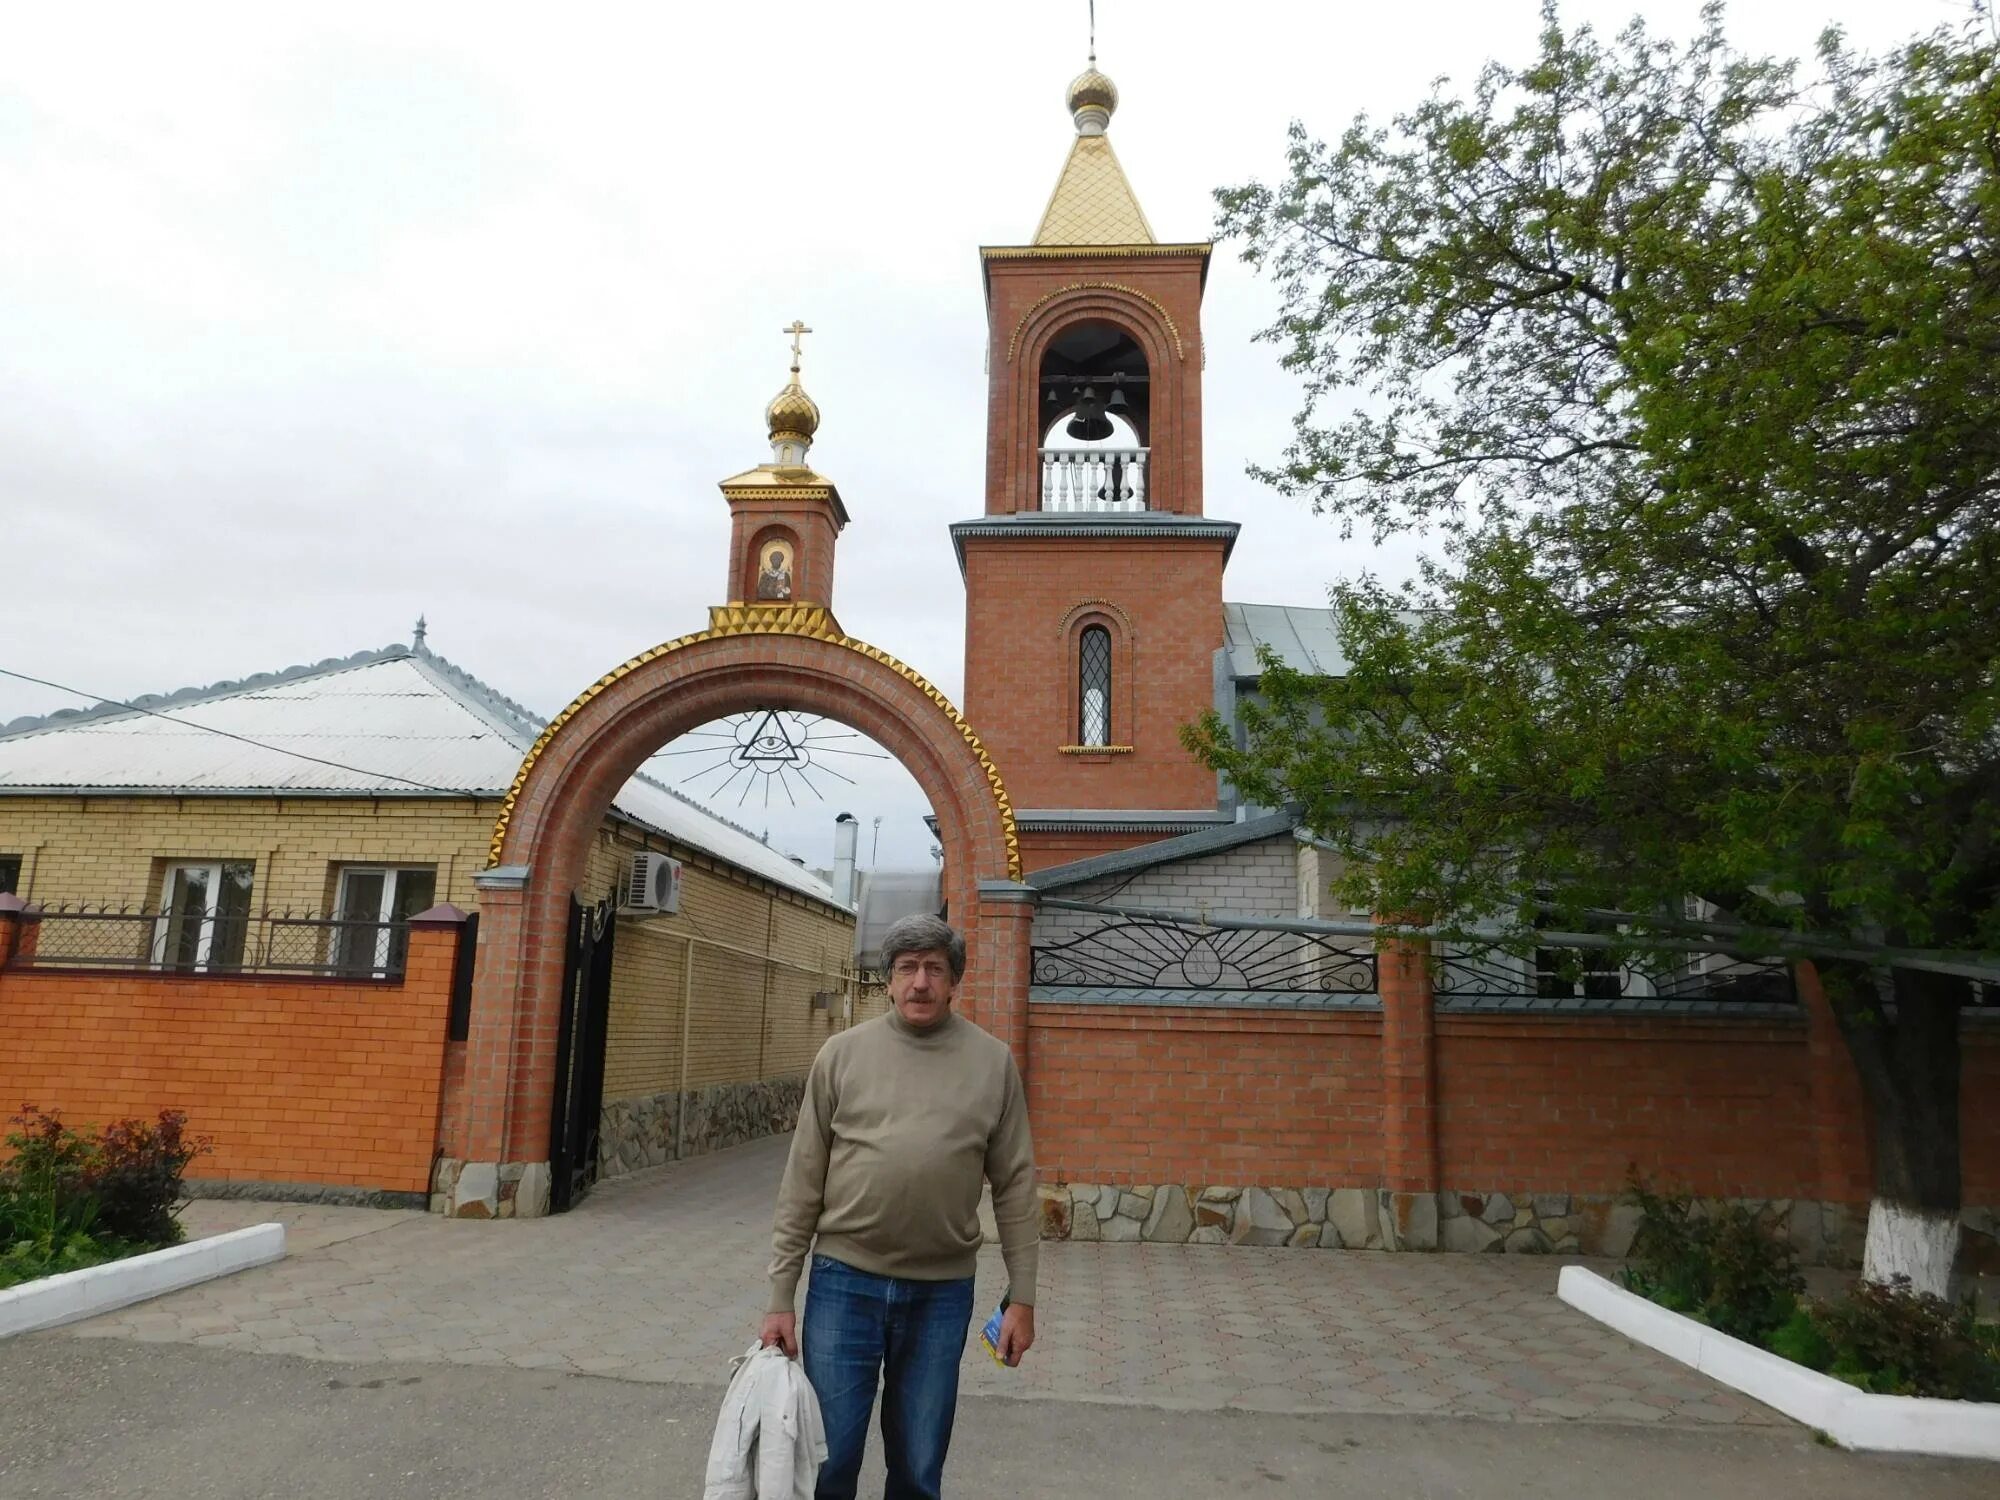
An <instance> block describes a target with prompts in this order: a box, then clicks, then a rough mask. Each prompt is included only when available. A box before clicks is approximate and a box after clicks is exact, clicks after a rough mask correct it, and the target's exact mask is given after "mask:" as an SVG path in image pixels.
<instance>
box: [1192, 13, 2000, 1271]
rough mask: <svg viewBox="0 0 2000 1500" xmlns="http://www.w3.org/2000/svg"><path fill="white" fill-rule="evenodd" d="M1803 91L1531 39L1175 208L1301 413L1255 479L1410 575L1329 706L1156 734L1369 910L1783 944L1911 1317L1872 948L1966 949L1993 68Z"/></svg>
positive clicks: (1715, 53) (1552, 30)
mask: <svg viewBox="0 0 2000 1500" xmlns="http://www.w3.org/2000/svg"><path fill="white" fill-rule="evenodd" d="M1818 60H1819V67H1818V69H1817V71H1816V74H1815V75H1814V76H1813V77H1811V78H1805V77H1803V76H1802V75H1801V74H1800V72H1799V70H1798V69H1797V68H1796V67H1795V66H1794V65H1791V64H1786V63H1781V62H1774V61H1770V60H1759V59H1751V58H1746V57H1744V56H1742V55H1740V54H1738V53H1736V52H1734V51H1732V49H1731V48H1730V47H1729V45H1728V43H1727V42H1726V40H1725V37H1724V34H1723V27H1722V19H1721V10H1720V7H1719V6H1713V7H1711V8H1710V9H1709V10H1708V11H1707V12H1705V18H1704V24H1703V27H1702V29H1701V31H1700V33H1699V35H1697V36H1696V37H1695V38H1694V39H1693V40H1692V41H1691V42H1688V43H1686V44H1685V45H1677V44H1674V43H1670V42H1667V41H1662V40H1660V39H1658V38H1655V37H1653V36H1650V35H1648V34H1647V33H1646V31H1645V30H1644V29H1643V27H1642V26H1641V25H1640V24H1639V23H1637V22H1635V23H1633V25H1632V26H1631V27H1630V28H1628V29H1627V30H1626V31H1624V32H1623V33H1622V34H1621V35H1619V36H1618V37H1616V38H1614V39H1607V38H1601V37H1599V36H1597V35H1594V34H1593V33H1592V32H1591V31H1590V30H1588V29H1587V28H1579V29H1575V30H1569V29H1565V28H1564V27H1563V26H1562V25H1561V24H1560V22H1559V20H1558V17H1557V15H1556V12H1555V8H1554V7H1553V6H1550V7H1549V8H1548V9H1547V10H1546V11H1545V12H1544V26H1543V29H1542V32H1541V38H1540V50H1539V55H1538V56H1536V57H1535V59H1534V60H1533V61H1532V62H1530V63H1529V64H1528V65H1527V66H1525V67H1521V68H1509V67H1504V66H1500V65H1497V64H1496V65H1492V66H1489V67H1488V68H1487V69H1486V70H1485V71H1484V72H1483V73H1482V74H1481V75H1480V77H1479V80H1478V84H1477V86H1476V88H1475V89H1474V90H1473V91H1472V94H1471V96H1470V98H1462V97H1459V96H1458V95H1456V94H1453V93H1451V92H1449V91H1448V89H1447V88H1446V86H1445V85H1442V84H1441V85H1440V86H1439V89H1438V91H1436V92H1434V93H1433V94H1432V96H1431V97H1430V98H1428V99H1427V100H1425V101H1424V102H1423V103H1422V104H1421V105H1419V106H1418V107H1417V108H1415V109H1414V110H1413V111H1411V112H1410V113H1408V114H1405V115H1400V116H1398V117H1396V118H1395V119H1394V120H1393V121H1392V122H1391V123H1390V124H1389V125H1388V126H1386V127H1382V126H1378V125H1375V124H1371V123H1370V122H1369V121H1368V120H1366V119H1365V118H1363V119H1359V120H1357V121H1356V122H1355V123H1354V124H1353V125H1352V126H1351V127H1350V128H1349V129H1348V130H1347V131H1346V133H1345V134H1344V135H1342V136H1341V137H1340V139H1339V140H1338V141H1337V142H1336V143H1334V144H1331V145H1328V144H1324V143H1322V142H1320V141H1318V140H1315V139H1313V138H1312V137H1311V136H1309V135H1308V134H1307V133H1306V131H1305V130H1304V128H1303V127H1301V126H1298V125H1294V126H1293V129H1292V134H1291V140H1290V149H1289V155H1288V173H1287V175H1286V178H1285V180H1283V181H1282V182H1279V183H1276V184H1275V185H1266V184H1263V183H1252V184H1250V185H1248V186H1243V187H1234V188H1227V189H1223V190H1221V191H1219V192H1218V193H1217V199H1218V202H1219V204H1220V228H1221V232H1222V233H1223V235H1225V236H1233V237H1236V238H1238V239H1240V240H1241V241H1242V242H1243V245H1244V251H1243V253H1244V256H1245V258H1246V259H1247V260H1249V261H1250V262H1251V263H1252V264H1254V265H1256V266H1258V267H1260V268H1262V269H1263V270H1264V271H1265V272H1266V273H1268V274H1269V275H1270V276H1272V277H1273V278H1274V279H1275V281H1276V282H1277V284H1278V286H1279V287H1280V288H1281V289H1282V293H1283V301H1282V312H1281V316H1280V317H1279V319H1278V321H1277V323H1276V324H1275V325H1274V326H1273V327H1271V328H1269V329H1267V330H1266V331H1265V333H1264V334H1263V337H1265V338H1267V339H1269V340H1272V341H1275V342H1277V343H1278V344H1280V345H1281V346H1282V348H1283V350H1284V356H1283V357H1284V362H1285V363H1286V365H1287V366H1288V367H1289V368H1291V369H1293V370H1296V371H1298V372H1300V373H1301V374H1302V375H1303V376H1304V377H1305V381H1306V390H1307V398H1306V403H1305V406H1304V409H1303V410H1302V411H1301V412H1300V414H1299V415H1298V417H1297V419H1296V424H1295V426H1296V436H1295V439H1294V441H1293V443H1292V445H1291V447H1290V449H1289V451H1288V452H1287V453H1286V455H1285V459H1284V462H1283V464H1282V465H1281V466H1279V467H1277V468H1275V469H1271V470H1259V471H1257V472H1259V473H1260V475H1261V476H1262V477H1264V478H1266V479H1267V480H1269V481H1270V482H1272V483H1273V484H1275V485H1276V486H1277V487H1278V488H1279V489H1280V490H1282V491H1283V492H1285V493H1287V494H1290V495H1294V496H1301V497H1305V498H1307V499H1309V500H1310V501H1311V502H1312V503H1313V504H1314V506H1315V507H1316V508H1318V509H1320V510H1322V511H1323V512H1325V513H1327V514H1329V515H1330V516H1332V517H1335V518H1337V519H1338V520H1339V521H1340V522H1341V523H1342V524H1343V527H1344V534H1349V535H1351V534H1352V531H1353V529H1354V527H1355V526H1356V525H1357V524H1359V525H1361V526H1363V527H1366V528H1369V529H1372V531H1373V532H1374V533H1375V534H1376V535H1377V536H1378V537H1379V536H1381V535H1384V534H1388V533H1391V532H1396V531H1402V530H1412V529H1414V530H1418V531H1421V532H1423V533H1425V534H1427V535H1430V536H1432V537H1435V538H1436V539H1438V541H1439V542H1440V543H1441V551H1440V552H1439V554H1438V555H1436V556H1435V557H1434V558H1433V560H1432V561H1431V562H1430V563H1428V564H1427V565H1426V566H1425V568H1424V570H1423V572H1422V574H1421V576H1420V577H1419V578H1418V579H1417V580H1416V581H1415V582H1413V583H1411V584H1409V585H1406V586H1401V587H1394V588H1391V587H1388V586H1385V585H1383V584H1382V583H1380V582H1379V581H1377V580H1374V579H1372V578H1369V577H1366V576H1361V577H1355V578H1350V579H1347V580H1345V581H1343V582H1341V583H1339V584H1338V585H1336V587H1335V589H1334V602H1335V605H1336V609H1337V612H1338V619H1339V623H1340V627H1341V629H1342V632H1343V634H1344V637H1345V640H1346V643H1347V647H1348V650H1349V652H1350V654H1351V656H1352V661H1353V665H1352V670H1351V671H1350V672H1348V674H1347V675H1346V676H1345V677H1343V678H1338V679H1324V678H1307V677H1302V676H1300V675H1298V674H1296V673H1292V672H1288V671H1285V670H1283V669H1282V668H1281V667H1279V666H1277V665H1276V664H1275V663H1273V664H1270V665H1269V670H1268V671H1267V673H1266V675H1265V677H1264V695H1263V696H1264V702H1263V703H1262V704H1261V705H1257V704H1252V705H1251V706H1250V707H1248V708H1246V710H1245V712H1244V715H1243V733H1242V736H1241V738H1240V739H1238V738H1232V736H1231V734H1230V732H1229V730H1228V728H1227V726H1225V725H1223V724H1222V723H1221V722H1220V721H1219V720H1216V719H1214V718H1211V719H1210V720H1208V721H1207V722H1206V723H1204V724H1202V725H1197V726H1190V728H1189V729H1188V730H1187V731H1186V737H1187V740H1188V743H1189V745H1190V746H1191V747H1192V748H1194V749H1195V750H1196V751H1197V752H1198V753H1200V754H1201V755H1203V757H1204V758H1205V759H1207V760H1208V761H1209V762H1210V763H1211V764H1212V765H1214V766H1216V767H1217V768H1218V769H1220V770H1223V771H1225V772H1226V773H1227V774H1228V775H1229V776H1230V777H1231V778H1232V779H1233V780H1234V781H1235V782H1236V783H1237V784H1238V785H1239V786H1240V787H1241V788H1243V789H1244V791H1245V792H1246V793H1247V794H1249V795H1251V796H1254V797H1256V798H1257V799H1259V800H1262V801H1267V802H1272V803H1276V802H1279V801H1285V800H1291V801H1296V802H1299V803H1301V804H1302V805H1303V806H1304V808H1305V811H1306V816H1307V819H1308V821H1309V822H1310V823H1312V824H1313V825H1314V826H1315V827H1316V828H1317V829H1319V830H1320V831H1321V832H1322V833H1324V834H1326V835H1327V836H1329V837H1331V838H1333V839H1334V840H1336V841H1337V842H1338V843H1339V844H1340V845H1341V846H1342V847H1343V849H1344V850H1345V852H1346V853H1347V855H1348V856H1349V869H1350V871H1351V872H1352V874H1351V875H1350V877H1349V881H1350V886H1351V890H1350V892H1349V894H1351V895H1354V896H1357V897H1368V898H1372V899H1373V900H1374V901H1375V903H1376V906H1377V909H1378V910H1387V911H1395V912H1420V913H1425V914H1428V915H1430V916H1432V917H1433V918H1435V919H1438V920H1443V921H1453V920H1464V919H1466V918H1468V917H1474V916H1485V917H1491V916H1492V915H1493V914H1495V913H1510V914H1512V918H1511V919H1512V920H1513V921H1514V923H1515V924H1516V929H1517V931H1519V932H1520V933H1522V934H1525V933H1526V931H1527V929H1528V928H1529V927H1530V926H1531V925H1533V924H1534V923H1535V921H1536V920H1537V916H1538V913H1539V914H1545V913H1546V912H1547V909H1548V906H1547V897H1546V895H1545V893H1547V892H1554V893H1555V895H1554V897H1553V900H1554V903H1555V910H1556V914H1557V921H1558V922H1559V923H1560V924H1561V925H1565V926H1574V925H1576V924H1578V923H1580V922H1581V921H1583V920H1584V916H1583V914H1584V913H1585V912H1587V911H1592V910H1602V909H1616V910H1621V911H1626V912H1638V913H1654V914H1659V915H1658V916H1657V917H1656V918H1655V919H1654V930H1661V929H1666V928H1671V926H1672V925H1673V917H1674V916H1675V915H1677V914H1684V913H1685V907H1684V904H1683V903H1684V902H1685V900H1686V898H1687V897H1688V896H1690V895H1698V896H1700V897H1702V898H1704V899H1705V900H1707V901H1708V902H1710V903H1712V904H1713V905H1714V906H1715V907H1718V908H1720V909H1721V910H1722V911H1723V912H1724V913H1726V914H1729V915H1730V916H1732V917H1733V918H1735V919H1737V920H1739V921H1742V922H1744V923H1747V924H1752V925H1755V926H1758V927H1762V928H1766V929H1783V930H1785V931H1787V932H1789V933H1792V934H1796V935H1798V939H1799V941H1800V943H1801V944H1803V945H1804V946H1805V947H1807V948H1811V949H1813V950H1815V951H1817V952H1818V953H1820V954H1821V955H1823V956H1822V957H1821V958H1820V960H1819V968H1820V972H1821V975H1822V978H1823V980H1824V983H1825V987H1826V989H1827V992H1828V997H1829V1000H1830V1001H1831V1004H1832V1007H1833V1010H1834V1013H1835V1015H1836V1016H1837V1018H1838V1023H1839V1026H1840V1028H1841V1031H1842V1033H1843V1035H1844V1036H1845V1038H1846V1040H1847V1044H1848V1047H1849V1050H1850V1051H1851V1053H1852V1055H1853V1057H1854V1061H1855V1063H1856V1066H1857V1068H1858V1071H1859V1073H1860V1077H1861V1079H1862V1082H1863V1084H1864V1086H1865V1089H1866V1093H1867V1096H1868V1099H1869V1101H1870V1104H1871V1106H1872V1113H1873V1115H1874V1118H1875V1128H1876V1138H1875V1144H1876V1152H1875V1154H1876V1173H1877V1186H1876V1202H1875V1208H1874V1212H1873V1214H1872V1215H1871V1223H1870V1231H1869V1263H1870V1264H1869V1269H1870V1273H1871V1274H1873V1275H1883V1276H1886V1275H1887V1274H1889V1273H1890V1272H1892V1271H1904V1272H1908V1273H1910V1274H1911V1275H1912V1276H1913V1277H1914V1278H1915V1279H1916V1281H1917V1283H1918V1284H1919V1286H1920V1287H1924V1288H1928V1289H1932V1290H1939V1289H1941V1283H1942V1279H1943V1277H1944V1275H1945V1274H1946V1272H1947V1271H1948V1268H1949V1265H1950V1260H1951V1256H1952V1254H1953V1253H1954V1251H1955V1249H1956V1244H1957V1233H1958V1227H1957V1217H1958V1215H1957V1211H1958V1209H1959V1206H1960V1205H1959V1046H1958V1044H1959V1021H1960V1009H1961V1007H1962V1006H1963V1005H1964V1004H1966V1003H1967V1002H1968V1000H1969V999H1970V998H1971V992H1970V985H1969V983H1968V981H1967V979H1966V978H1965V977H1963V976H1962V975H1953V974H1947V973H1939V972H1936V971H1935V970H1934V969H1931V968H1916V967H1911V966H1910V963H1911V962H1914V961H1918V960H1919V959H1920V958H1921V956H1922V955H1920V954H1913V953H1912V952H1911V951H1910V950H1945V949H1950V950H1982V949H1983V950H1986V951H1988V952H1993V951H1996V950H2000V683H1996V678H1995V662H1996V654H2000V652H1997V651H1996V648H2000V528H1996V519H2000V236H1996V230H2000V173H1997V172H1996V166H2000V66H1996V49H1995V47H1994V45H1993V39H1992V36H1991V26H1990V21H1989V18H1988V17H1987V16H1986V15H1985V14H1983V13H1975V14H1973V15H1972V16H1970V17H1969V18H1968V21H1967V23H1966V24H1965V25H1964V26H1962V27H1960V28H1956V29H1949V28H1948V29H1945V30H1940V31H1938V32H1936V33H1933V34H1930V35H1926V36H1922V37H1919V38H1917V39H1915V40H1912V41H1911V42H1909V43H1908V44H1906V45H1904V46H1902V47H1900V48H1899V49H1897V50H1895V51H1894V52H1893V53H1892V54H1890V55H1888V56H1885V57H1881V58H1871V57H1867V56H1863V55H1858V54H1857V53H1856V52H1855V51H1853V50H1851V49H1850V48H1849V46H1848V45H1847V44H1846V42H1845V41H1844V40H1843V39H1842V37H1841V36H1840V34H1839V33H1837V32H1828V33H1827V34H1825V35H1824V36H1823V37H1822V38H1821V40H1820V45H1819V53H1818ZM1342 396H1345V397H1349V398H1350V399H1349V400H1346V401H1341V402H1336V401H1335V400H1334V398H1335V397H1342ZM1356 396H1358V398H1359V399H1358V402H1355V401H1353V400H1352V398H1353V397H1356ZM1642 925H1643V924H1642ZM1522 941H1524V942H1525V941H1526V938H1525V936H1523V938H1522ZM1737 946H1738V947H1739V948H1740V947H1743V946H1745V945H1744V944H1740V943H1739V944H1738V945H1737Z"/></svg>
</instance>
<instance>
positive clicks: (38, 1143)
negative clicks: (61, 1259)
mask: <svg viewBox="0 0 2000 1500" xmlns="http://www.w3.org/2000/svg"><path fill="white" fill-rule="evenodd" d="M12 1124H13V1125H14V1127H15V1128H14V1129H13V1130H10V1131H9V1132H8V1133H7V1136H6V1142H7V1147H8V1150H9V1152H10V1153H11V1155H10V1156H9V1159H8V1161H7V1163H6V1164H5V1166H0V1242H5V1243H6V1244H8V1245H14V1244H18V1243H20V1242H21V1241H23V1240H31V1241H35V1242H37V1243H40V1244H43V1245H53V1244H54V1243H55V1242H56V1241H58V1240H60V1239H64V1238H67V1237H68V1236H69V1235H71V1234H79V1233H84V1232H86V1231H88V1230H89V1228H90V1225H91V1221H92V1220H93V1219H94V1218H95V1217H96V1215H97V1206H96V1200H95V1199H94V1198H93V1197H92V1196H91V1195H90V1194H89V1193H88V1192H86V1191H85V1190H84V1180H85V1178H86V1177H87V1176H88V1175H89V1173H90V1169H91V1164H92V1162H93V1161H94V1160H95V1157H96V1150H95V1147H94V1146H93V1144H92V1142H91V1141H90V1140H89V1139H88V1138H87V1137H85V1136H83V1135H81V1134H79V1133H78V1132H76V1131H74V1130H72V1129H71V1128H70V1127H69V1126H67V1125H65V1124H63V1122H62V1120H61V1118H60V1117H58V1116H56V1115H54V1114H45V1113H43V1112H42V1111H41V1110H39V1109H37V1108H36V1107H35V1106H34V1105H32V1104H24V1105H22V1106H21V1112H20V1113H19V1114H18V1115H16V1116H14V1118H13V1121H12Z"/></svg>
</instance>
